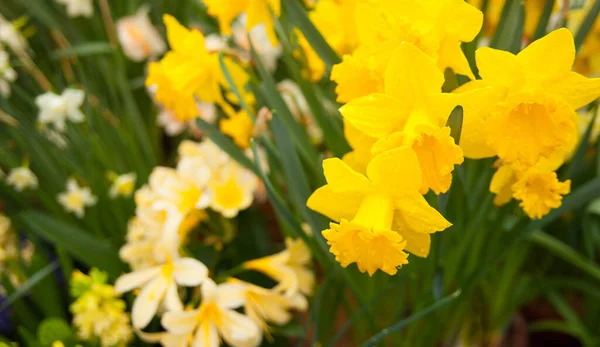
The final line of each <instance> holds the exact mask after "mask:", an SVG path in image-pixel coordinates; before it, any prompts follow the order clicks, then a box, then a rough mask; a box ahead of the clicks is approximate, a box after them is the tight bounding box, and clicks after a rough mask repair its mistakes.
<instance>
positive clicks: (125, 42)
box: [117, 7, 166, 61]
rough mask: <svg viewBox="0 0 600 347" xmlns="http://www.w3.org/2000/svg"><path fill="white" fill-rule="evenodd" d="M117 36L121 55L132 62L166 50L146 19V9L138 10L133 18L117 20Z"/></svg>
mask: <svg viewBox="0 0 600 347" xmlns="http://www.w3.org/2000/svg"><path fill="white" fill-rule="evenodd" d="M117 35H118V36H119V42H120V43H121V47H122V48H123V53H125V55H126V56H127V57H128V58H129V59H131V60H133V61H142V60H144V59H147V58H150V57H154V56H158V55H160V54H161V53H163V52H164V51H165V49H166V47H165V43H164V41H163V39H162V37H161V36H160V34H159V33H158V31H157V30H156V28H155V27H154V26H153V25H152V23H151V22H150V19H149V18H148V7H142V8H140V9H139V10H138V11H137V13H136V14H135V15H134V16H128V17H124V18H122V19H119V20H118V21H117Z"/></svg>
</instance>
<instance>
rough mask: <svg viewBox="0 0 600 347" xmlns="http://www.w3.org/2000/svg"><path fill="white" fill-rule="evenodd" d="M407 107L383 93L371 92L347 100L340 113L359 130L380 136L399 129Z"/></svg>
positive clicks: (405, 116) (404, 119) (403, 120)
mask: <svg viewBox="0 0 600 347" xmlns="http://www.w3.org/2000/svg"><path fill="white" fill-rule="evenodd" d="M407 112H408V109H407V107H406V105H404V104H403V103H402V102H400V101H399V100H397V99H395V98H393V97H390V96H388V95H385V94H378V93H373V94H370V95H367V96H363V97H360V98H356V99H353V100H351V101H350V102H348V103H347V104H346V105H344V106H343V107H342V108H340V113H341V114H342V116H343V117H344V119H345V120H346V121H348V122H350V123H351V124H352V125H353V126H355V127H356V128H357V129H358V130H359V131H361V132H363V133H365V134H367V135H369V136H371V137H382V136H385V135H388V134H390V133H392V132H393V131H394V130H399V129H400V128H401V127H402V125H403V124H404V122H405V121H406V118H407V116H408V113H407Z"/></svg>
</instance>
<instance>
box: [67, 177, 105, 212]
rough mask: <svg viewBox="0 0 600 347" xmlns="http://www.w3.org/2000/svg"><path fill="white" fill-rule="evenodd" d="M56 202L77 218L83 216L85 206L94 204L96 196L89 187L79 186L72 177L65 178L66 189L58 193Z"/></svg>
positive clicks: (96, 199) (96, 200)
mask: <svg viewBox="0 0 600 347" xmlns="http://www.w3.org/2000/svg"><path fill="white" fill-rule="evenodd" d="M58 202H59V203H60V204H61V205H63V207H64V208H65V210H66V211H67V212H71V213H75V215H76V216H77V217H78V218H83V215H84V214H85V208H86V207H90V206H94V205H95V204H96V203H97V202H98V198H97V197H95V196H94V195H93V194H92V190H91V189H90V188H89V187H80V186H79V184H77V181H76V180H75V179H73V178H69V179H68V180H67V191H66V192H64V193H61V194H59V195H58Z"/></svg>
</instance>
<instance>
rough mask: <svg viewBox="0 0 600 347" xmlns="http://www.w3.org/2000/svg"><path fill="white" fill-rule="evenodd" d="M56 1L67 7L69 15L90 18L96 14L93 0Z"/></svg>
mask: <svg viewBox="0 0 600 347" xmlns="http://www.w3.org/2000/svg"><path fill="white" fill-rule="evenodd" d="M56 2H58V3H59V4H61V5H64V6H66V7H67V14H68V15H69V17H79V16H82V17H87V18H90V17H92V16H93V15H94V5H93V4H92V0H56Z"/></svg>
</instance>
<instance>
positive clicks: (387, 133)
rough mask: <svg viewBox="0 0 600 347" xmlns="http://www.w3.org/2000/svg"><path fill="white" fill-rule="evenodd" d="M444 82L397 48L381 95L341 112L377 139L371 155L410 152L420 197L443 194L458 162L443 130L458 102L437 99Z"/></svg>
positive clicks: (409, 49)
mask: <svg viewBox="0 0 600 347" xmlns="http://www.w3.org/2000/svg"><path fill="white" fill-rule="evenodd" d="M443 83H444V76H443V74H442V72H441V71H440V70H439V69H438V68H437V67H436V65H435V62H434V61H433V60H432V59H431V58H430V57H428V56H427V55H425V54H424V53H423V52H421V51H420V50H419V49H418V48H417V47H415V46H414V45H411V44H409V43H402V44H400V45H399V46H398V48H397V49H396V50H395V51H394V53H393V55H392V58H391V59H390V62H389V64H388V66H387V69H386V77H385V94H381V93H373V94H370V95H367V96H364V97H360V98H357V99H354V100H352V101H350V102H349V103H348V104H346V105H345V106H343V107H342V108H341V109H340V112H341V113H342V116H343V117H344V119H345V120H346V121H347V122H349V123H350V124H352V125H353V126H354V127H356V128H357V129H358V130H359V131H361V132H363V133H364V134H366V135H368V136H371V137H373V138H375V139H378V140H379V141H378V142H377V143H375V144H374V145H373V148H372V149H371V154H372V155H376V154H379V153H381V152H382V151H384V150H388V149H391V148H394V147H400V146H406V147H411V148H412V149H414V151H415V153H416V154H417V158H418V159H419V164H420V167H421V170H422V171H423V177H422V187H421V189H420V191H421V193H423V194H424V193H426V192H427V191H428V190H429V189H431V190H433V191H434V192H435V193H436V194H440V193H444V192H446V191H448V189H449V188H450V184H451V181H452V171H453V170H454V165H456V164H461V163H462V161H463V157H462V150H461V149H460V147H458V146H457V145H456V144H455V143H454V140H453V139H452V137H450V129H449V128H448V127H445V123H446V120H447V118H448V116H449V115H450V112H451V111H452V109H453V108H454V106H456V105H457V104H458V102H459V101H458V98H456V97H454V96H453V95H449V94H442V92H441V89H442V84H443ZM351 142H352V141H351ZM357 145H358V146H361V145H363V146H364V144H360V143H359V144H357ZM353 146H354V145H353ZM354 148H355V149H356V148H357V147H356V146H354ZM364 150H365V149H362V150H361V151H364ZM359 153H360V152H357V154H359ZM363 153H364V152H363ZM363 155H364V154H363ZM363 158H364V157H363ZM362 161H363V162H364V159H362Z"/></svg>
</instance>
